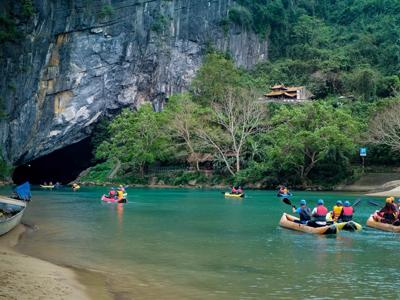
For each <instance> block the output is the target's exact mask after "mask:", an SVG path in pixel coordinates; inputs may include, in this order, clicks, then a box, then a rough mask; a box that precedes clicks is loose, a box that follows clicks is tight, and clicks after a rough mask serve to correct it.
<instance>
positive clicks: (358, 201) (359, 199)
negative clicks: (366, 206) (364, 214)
mask: <svg viewBox="0 0 400 300" xmlns="http://www.w3.org/2000/svg"><path fill="white" fill-rule="evenodd" d="M360 203H361V198H358V199H357V200H356V202H354V204H353V207H356V206H357V205H358V204H360Z"/></svg>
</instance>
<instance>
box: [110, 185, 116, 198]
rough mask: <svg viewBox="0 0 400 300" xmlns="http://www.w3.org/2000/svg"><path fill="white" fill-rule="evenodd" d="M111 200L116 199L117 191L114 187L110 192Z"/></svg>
mask: <svg viewBox="0 0 400 300" xmlns="http://www.w3.org/2000/svg"><path fill="white" fill-rule="evenodd" d="M108 196H109V198H114V199H115V198H116V196H117V193H116V192H115V189H114V188H113V187H112V188H111V190H110V191H109V192H108Z"/></svg>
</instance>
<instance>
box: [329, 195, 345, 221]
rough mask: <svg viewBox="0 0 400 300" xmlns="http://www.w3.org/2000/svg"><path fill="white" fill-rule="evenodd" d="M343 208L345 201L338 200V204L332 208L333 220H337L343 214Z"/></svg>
mask: <svg viewBox="0 0 400 300" xmlns="http://www.w3.org/2000/svg"><path fill="white" fill-rule="evenodd" d="M342 210H343V203H342V201H340V200H338V201H336V205H335V206H334V207H333V209H332V220H333V221H334V222H336V221H337V220H338V218H339V217H340V215H341V214H342Z"/></svg>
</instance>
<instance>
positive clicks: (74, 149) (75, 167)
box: [12, 138, 93, 184]
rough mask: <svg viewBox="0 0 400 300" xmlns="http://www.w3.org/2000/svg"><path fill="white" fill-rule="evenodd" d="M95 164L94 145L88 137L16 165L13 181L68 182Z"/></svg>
mask: <svg viewBox="0 0 400 300" xmlns="http://www.w3.org/2000/svg"><path fill="white" fill-rule="evenodd" d="M92 165H93V146H92V144H91V139H90V138H86V139H84V140H82V141H80V142H78V143H75V144H72V145H69V146H67V147H64V148H62V149H59V150H56V151H54V152H52V153H50V154H47V155H45V156H42V157H39V158H38V159H35V160H32V161H30V162H28V163H26V164H24V165H21V166H18V167H16V169H15V171H14V173H13V177H12V179H13V181H14V183H16V184H20V183H23V182H25V181H29V182H30V183H32V184H43V183H44V182H47V183H49V182H50V181H51V182H52V183H53V184H54V183H56V182H57V181H58V182H60V183H62V184H66V183H69V182H71V181H73V180H75V179H76V178H77V177H78V175H79V174H80V173H81V172H82V171H83V170H85V169H87V168H89V167H90V166H92Z"/></svg>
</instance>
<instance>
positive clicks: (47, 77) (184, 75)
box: [0, 0, 267, 164]
mask: <svg viewBox="0 0 400 300" xmlns="http://www.w3.org/2000/svg"><path fill="white" fill-rule="evenodd" d="M22 2H23V1H22ZM32 3H33V7H34V14H33V15H31V16H30V17H29V18H22V17H19V14H20V11H21V9H22V8H21V1H11V0H3V1H1V2H0V11H7V12H8V13H9V14H10V15H11V16H12V18H14V19H15V20H16V21H17V24H18V26H17V28H18V30H19V31H21V32H23V34H24V36H23V37H22V40H20V41H18V42H15V43H5V44H4V43H3V44H2V45H1V46H0V47H1V49H0V75H1V78H0V96H1V97H2V98H3V99H4V102H5V110H6V113H7V114H8V116H7V118H6V119H5V120H3V121H1V126H0V139H1V141H2V144H1V145H2V153H3V155H4V157H5V159H7V160H8V161H10V162H12V163H16V164H20V163H23V162H26V161H29V160H32V159H34V158H37V157H39V156H42V155H44V154H47V153H49V152H52V151H54V150H56V149H59V148H62V147H64V146H66V145H69V144H72V143H75V142H78V141H79V140H82V139H83V138H85V137H87V136H88V135H90V132H91V130H92V126H93V124H94V123H95V122H96V121H97V120H99V118H101V116H102V115H104V114H112V113H113V112H115V111H118V110H119V109H120V108H122V107H126V106H138V105H140V104H141V103H143V102H144V101H151V102H152V104H153V107H154V109H155V110H160V109H162V105H163V103H164V100H165V98H166V97H168V96H169V95H171V94H172V93H176V92H179V91H182V90H183V89H185V88H186V87H187V86H188V83H189V82H190V80H191V79H192V78H193V76H194V74H195V72H196V70H197V69H198V68H199V66H200V65H201V62H202V57H203V56H204V53H205V49H206V48H207V46H209V45H211V46H213V47H216V48H218V49H220V50H222V51H228V52H230V53H231V55H232V56H233V58H234V59H235V61H236V63H237V64H238V65H241V66H244V67H250V66H252V65H253V64H255V63H256V62H258V61H260V60H264V59H266V58H267V43H266V41H260V39H259V37H258V36H256V35H255V34H254V33H251V32H247V31H246V30H242V29H241V28H238V27H237V26H232V25H231V26H230V28H223V26H221V21H222V20H224V19H226V17H227V15H228V11H229V7H230V6H231V5H233V4H234V1H233V0H112V1H106V0H32Z"/></svg>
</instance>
